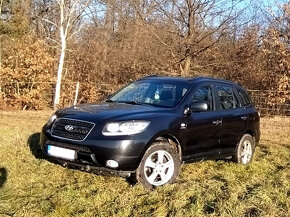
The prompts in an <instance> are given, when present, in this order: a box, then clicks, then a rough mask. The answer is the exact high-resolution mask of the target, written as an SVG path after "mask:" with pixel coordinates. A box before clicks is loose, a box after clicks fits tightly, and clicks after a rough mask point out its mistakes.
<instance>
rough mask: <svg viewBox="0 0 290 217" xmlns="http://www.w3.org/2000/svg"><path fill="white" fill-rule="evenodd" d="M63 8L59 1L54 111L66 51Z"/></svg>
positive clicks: (57, 103)
mask: <svg viewBox="0 0 290 217" xmlns="http://www.w3.org/2000/svg"><path fill="white" fill-rule="evenodd" d="M64 7H65V5H64V0H61V2H60V27H59V33H60V39H61V52H60V57H59V64H58V70H57V80H56V87H55V95H54V102H53V108H54V109H57V108H58V106H59V100H60V88H61V78H62V71H63V64H64V57H65V51H66V32H65V30H64ZM67 25H68V24H67Z"/></svg>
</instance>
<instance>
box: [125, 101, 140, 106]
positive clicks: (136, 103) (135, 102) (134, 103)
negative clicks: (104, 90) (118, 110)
mask: <svg viewBox="0 0 290 217" xmlns="http://www.w3.org/2000/svg"><path fill="white" fill-rule="evenodd" d="M121 103H126V104H131V105H142V103H141V102H137V101H121Z"/></svg>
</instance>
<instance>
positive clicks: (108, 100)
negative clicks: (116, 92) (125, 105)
mask: <svg viewBox="0 0 290 217" xmlns="http://www.w3.org/2000/svg"><path fill="white" fill-rule="evenodd" d="M106 102H116V101H114V100H111V99H107V100H106Z"/></svg>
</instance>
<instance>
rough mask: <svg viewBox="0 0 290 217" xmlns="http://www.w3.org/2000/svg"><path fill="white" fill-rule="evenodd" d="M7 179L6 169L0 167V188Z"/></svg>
mask: <svg viewBox="0 0 290 217" xmlns="http://www.w3.org/2000/svg"><path fill="white" fill-rule="evenodd" d="M6 181H7V170H6V169H5V168H4V167H0V188H2V187H3V186H4V184H5V182H6Z"/></svg>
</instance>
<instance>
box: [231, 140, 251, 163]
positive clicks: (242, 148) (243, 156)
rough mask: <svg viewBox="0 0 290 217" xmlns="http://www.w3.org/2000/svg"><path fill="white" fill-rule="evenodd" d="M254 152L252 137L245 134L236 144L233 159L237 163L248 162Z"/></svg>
mask: <svg viewBox="0 0 290 217" xmlns="http://www.w3.org/2000/svg"><path fill="white" fill-rule="evenodd" d="M254 152H255V145H254V139H253V137H252V136H251V135H249V134H245V135H244V136H243V137H242V138H241V140H240V142H239V144H238V145H237V148H236V153H235V155H234V161H235V162H236V163H239V164H249V163H251V162H252V160H253V156H254Z"/></svg>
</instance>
